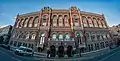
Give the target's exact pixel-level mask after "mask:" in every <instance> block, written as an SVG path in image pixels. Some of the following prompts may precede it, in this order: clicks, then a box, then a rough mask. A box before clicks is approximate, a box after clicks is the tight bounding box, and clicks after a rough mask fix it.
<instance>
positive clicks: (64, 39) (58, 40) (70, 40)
mask: <svg viewBox="0 0 120 61" xmlns="http://www.w3.org/2000/svg"><path fill="white" fill-rule="evenodd" d="M49 41H74V39H73V38H71V39H52V38H50V39H49Z"/></svg>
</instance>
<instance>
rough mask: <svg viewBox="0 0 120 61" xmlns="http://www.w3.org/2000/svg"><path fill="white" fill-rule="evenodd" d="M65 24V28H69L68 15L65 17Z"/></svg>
mask: <svg viewBox="0 0 120 61" xmlns="http://www.w3.org/2000/svg"><path fill="white" fill-rule="evenodd" d="M64 24H65V26H69V18H68V16H67V15H65V16H64Z"/></svg>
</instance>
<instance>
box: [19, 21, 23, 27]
mask: <svg viewBox="0 0 120 61" xmlns="http://www.w3.org/2000/svg"><path fill="white" fill-rule="evenodd" d="M23 23H24V20H23V19H21V20H20V24H19V27H20V28H21V27H23Z"/></svg>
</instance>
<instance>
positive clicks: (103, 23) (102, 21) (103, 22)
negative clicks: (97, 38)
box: [101, 19, 106, 28]
mask: <svg viewBox="0 0 120 61" xmlns="http://www.w3.org/2000/svg"><path fill="white" fill-rule="evenodd" d="M101 23H102V25H103V27H104V28H106V24H105V21H104V20H103V19H102V20H101Z"/></svg>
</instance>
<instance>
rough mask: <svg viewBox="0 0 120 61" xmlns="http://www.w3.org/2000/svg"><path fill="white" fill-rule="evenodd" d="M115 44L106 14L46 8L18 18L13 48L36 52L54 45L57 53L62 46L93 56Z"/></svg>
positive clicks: (74, 9) (12, 43) (11, 43)
mask: <svg viewBox="0 0 120 61" xmlns="http://www.w3.org/2000/svg"><path fill="white" fill-rule="evenodd" d="M110 41H112V39H111V36H110V33H109V30H108V26H107V23H106V20H105V17H104V15H103V14H96V13H90V12H84V11H80V9H78V8H77V7H75V6H72V7H71V8H70V9H52V8H50V7H44V8H43V9H41V11H37V12H32V13H26V14H22V15H19V14H18V15H17V18H16V21H15V24H14V29H13V32H12V37H11V40H10V43H9V44H10V45H11V46H16V47H19V46H21V45H23V46H26V47H30V48H33V49H34V50H35V51H38V50H39V49H42V48H43V47H45V48H49V47H50V46H52V45H54V46H55V48H56V50H58V47H59V46H63V47H64V50H67V47H68V46H71V47H72V48H73V50H76V49H79V48H84V49H83V50H82V52H90V51H95V50H99V49H103V48H106V47H108V46H109V42H110Z"/></svg>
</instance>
